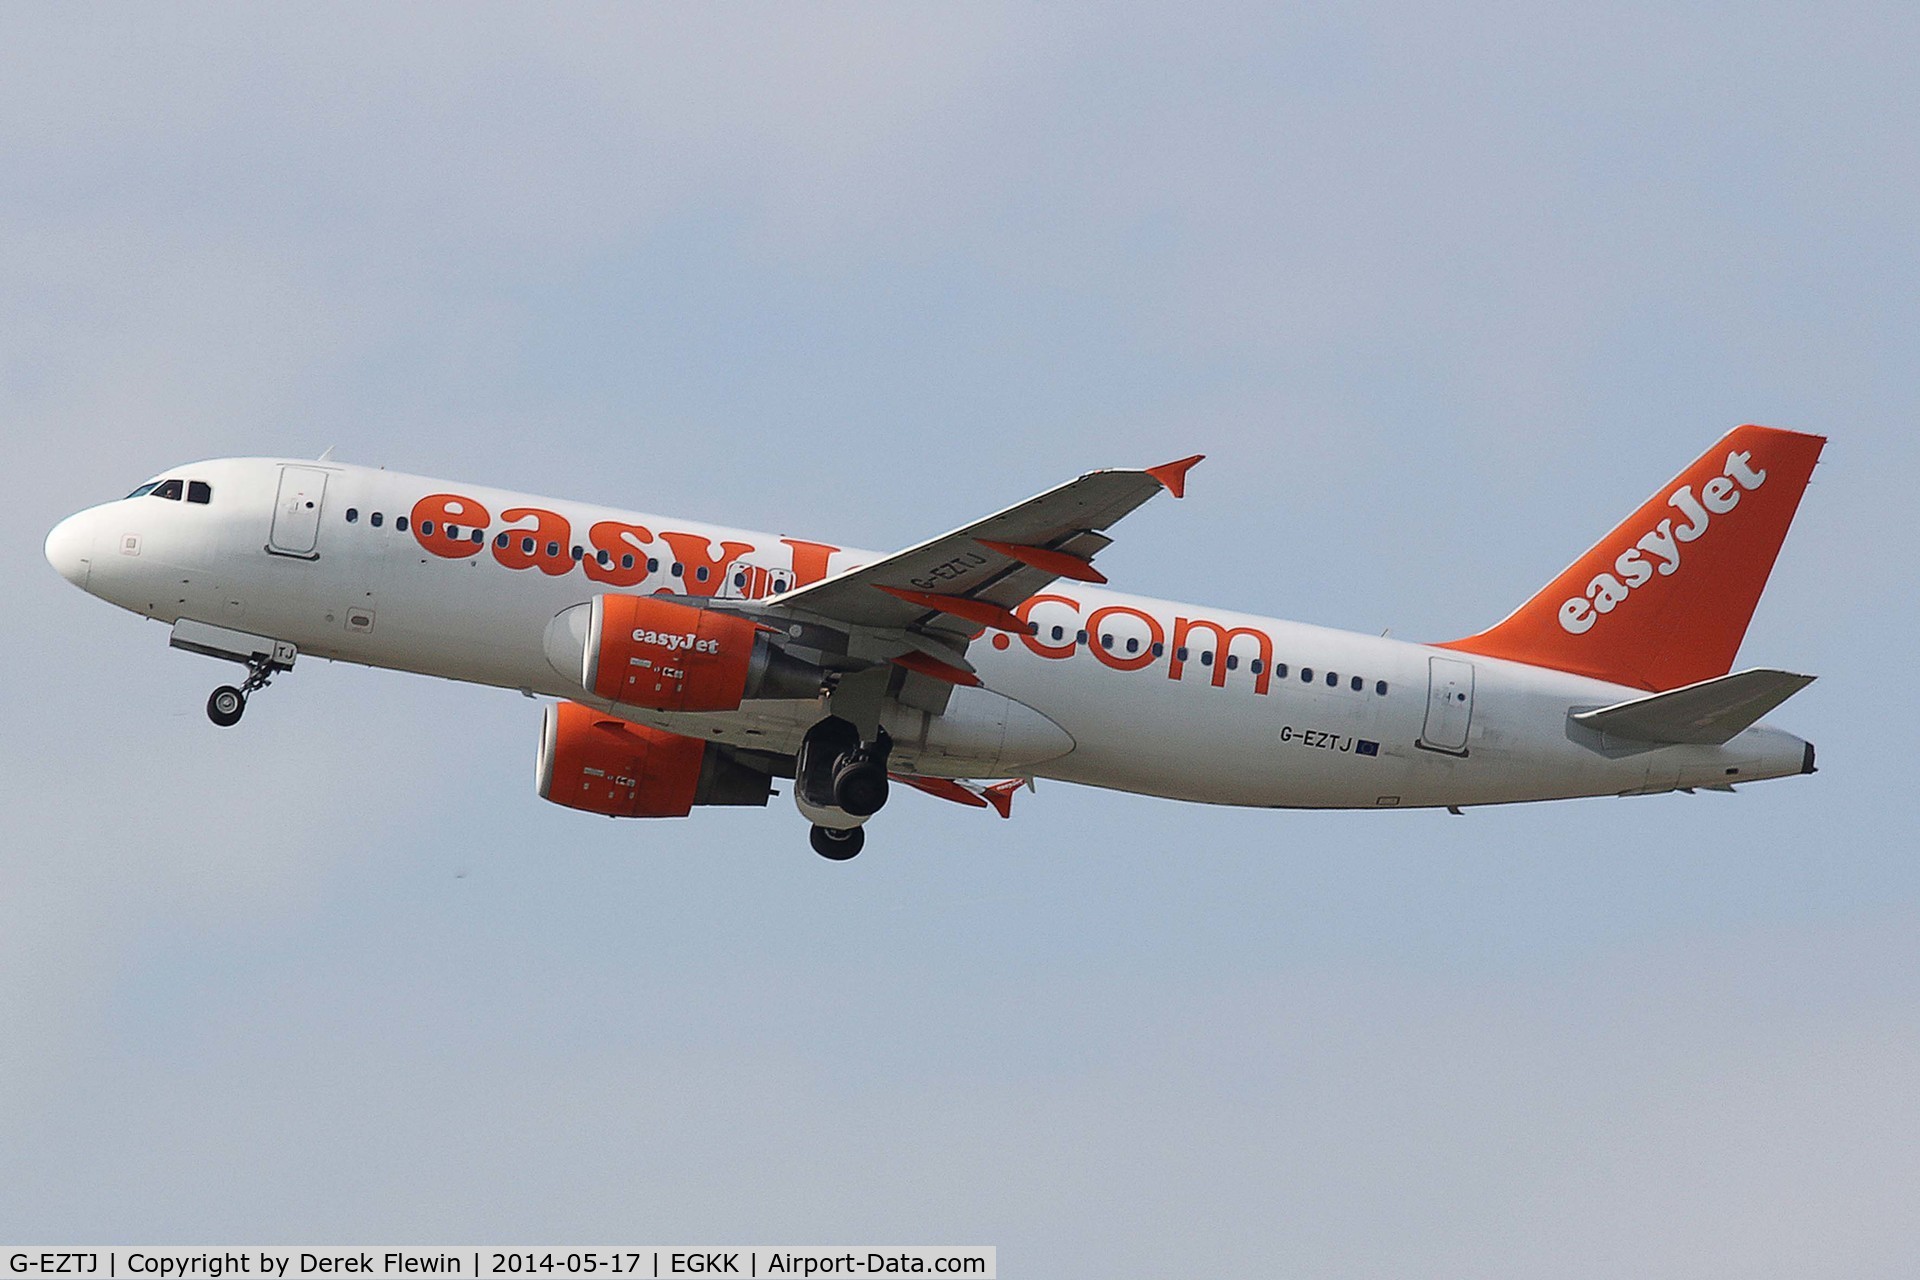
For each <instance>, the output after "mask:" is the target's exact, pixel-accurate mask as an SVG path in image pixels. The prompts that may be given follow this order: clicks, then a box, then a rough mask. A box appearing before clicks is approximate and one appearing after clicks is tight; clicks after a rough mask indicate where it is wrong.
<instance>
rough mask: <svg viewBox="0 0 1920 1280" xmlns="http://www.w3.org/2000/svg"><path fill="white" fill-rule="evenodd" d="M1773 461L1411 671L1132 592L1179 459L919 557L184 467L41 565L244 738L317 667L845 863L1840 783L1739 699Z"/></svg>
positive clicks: (1742, 440)
mask: <svg viewBox="0 0 1920 1280" xmlns="http://www.w3.org/2000/svg"><path fill="white" fill-rule="evenodd" d="M1823 443H1824V441H1823V440H1822V439H1821V438H1820V437H1818V436H1811V435H1805V434H1801V433H1797V432H1790V431H1779V430H1773V429H1770V428H1765V427H1756V426H1745V427H1740V428H1737V429H1736V430H1734V431H1733V432H1731V433H1729V434H1728V435H1727V436H1726V437H1725V438H1724V439H1722V440H1721V441H1720V442H1719V443H1717V444H1715V445H1714V446H1713V447H1712V448H1710V449H1709V450H1707V452H1706V453H1704V454H1703V455H1701V456H1700V458H1699V459H1697V460H1696V461H1695V462H1694V463H1693V464H1692V465H1690V466H1688V467H1687V468H1686V469H1685V470H1684V471H1682V472H1681V473H1680V475H1678V476H1677V477H1675V478H1674V480H1672V481H1671V482H1669V483H1668V484H1667V485H1665V486H1663V487H1662V488H1661V489H1660V490H1659V491H1658V492H1657V493H1655V494H1654V496H1653V497H1652V498H1651V499H1650V500H1649V501H1648V502H1647V503H1645V504H1644V505H1643V506H1642V507H1641V508H1640V509H1639V510H1637V511H1635V512H1634V513H1633V514H1632V515H1631V516H1629V517H1627V519H1626V520H1625V521H1624V522H1623V523H1622V524H1621V525H1620V526H1619V527H1618V528H1616V529H1614V530H1613V531H1612V532H1611V533H1609V534H1607V536H1606V537H1604V538H1602V539H1601V540H1600V541H1599V542H1598V543H1597V544H1596V545H1595V546H1594V547H1593V548H1592V549H1591V550H1590V551H1588V552H1587V553H1586V554H1585V555H1584V556H1582V557H1580V559H1578V560H1576V561H1575V562H1574V563H1573V564H1572V565H1571V566H1569V567H1568V568H1567V570H1566V571H1565V572H1563V573H1562V574H1561V575H1560V576H1559V577H1557V578H1555V579H1554V580H1553V581H1552V582H1551V583H1549V584H1548V585H1547V586H1546V587H1545V588H1544V589H1542V590H1541V591H1540V592H1539V593H1538V594H1536V595H1535V596H1534V597H1533V598H1532V599H1530V600H1528V601H1527V602H1526V603H1524V604H1523V605H1521V606H1520V608H1518V609H1517V610H1515V611H1514V612H1513V613H1512V614H1511V615H1510V616H1509V617H1507V618H1506V619H1505V620H1504V621H1502V622H1500V623H1499V624H1497V625H1495V626H1493V627H1492V628H1490V629H1488V630H1486V631H1482V632H1480V633H1479V634H1477V635H1472V636H1468V637H1467V638H1465V639H1462V640H1453V641H1448V642H1445V643H1437V644H1414V643H1407V642H1403V641H1398V640H1391V639H1386V638H1384V637H1379V636H1367V635H1357V634H1353V633H1351V632H1345V631H1336V630H1330V629H1327V628H1324V627H1316V626H1308V625H1306V624H1304V623H1298V622H1285V621H1281V620H1279V619H1274V618H1262V617H1254V616H1250V615H1247V614H1242V613H1236V612H1233V611H1231V610H1227V609H1220V608H1214V607H1211V606H1202V605H1191V604H1179V603H1174V602H1172V601H1166V600H1155V599H1150V598H1147V597H1144V596H1135V595H1127V594H1123V593H1121V592H1118V591H1115V590H1112V589H1111V587H1110V586H1109V584H1108V582H1107V579H1106V577H1105V576H1104V575H1103V574H1102V573H1101V571H1100V570H1099V569H1098V568H1097V567H1096V564H1097V561H1098V557H1099V553H1100V552H1101V551H1102V550H1103V549H1104V548H1106V547H1107V546H1108V545H1109V544H1110V543H1111V541H1112V536H1111V534H1112V533H1113V531H1114V530H1115V529H1116V526H1117V525H1118V524H1119V522H1120V521H1121V520H1122V518H1123V517H1125V516H1127V515H1128V514H1130V513H1131V512H1133V511H1134V510H1135V509H1136V508H1138V507H1139V506H1141V505H1142V504H1143V503H1145V502H1146V501H1147V500H1148V499H1149V498H1152V497H1154V496H1155V495H1156V494H1158V493H1160V492H1161V491H1163V490H1165V491H1168V492H1171V493H1172V494H1173V495H1174V496H1175V497H1179V496H1181V495H1182V494H1183V492H1184V490H1185V486H1186V481H1187V473H1188V471H1189V469H1190V468H1191V467H1192V466H1193V465H1194V464H1195V463H1196V462H1198V461H1199V459H1198V458H1187V459H1184V460H1182V461H1180V462H1175V463H1169V464H1167V465H1165V466H1160V467H1152V468H1148V469H1146V470H1139V471H1131V470H1111V471H1094V472H1090V473H1088V474H1086V475H1083V476H1081V477H1080V478H1079V479H1077V480H1072V481H1069V482H1068V483H1066V484H1063V485H1061V486H1060V487H1058V488H1056V489H1053V490H1050V491H1049V492H1047V493H1043V494H1041V495H1040V496H1038V497H1036V498H1031V499H1029V500H1027V501H1025V502H1022V503H1019V504H1017V505H1015V506H1012V507H1009V508H1007V509H1006V510H1004V511H1001V512H999V513H998V514H995V515H991V516H988V517H986V518H985V519H983V520H978V521H975V522H973V523H971V524H968V525H965V526H963V527H962V528H959V529H956V530H954V531H953V532H951V533H948V534H945V535H942V536H940V537H937V538H933V539H930V540H929V541H926V542H923V543H920V544H919V545H917V546H913V547H909V548H908V549H906V550H904V551H900V552H896V553H894V554H891V555H883V554H877V553H874V552H869V551H860V550H856V549H854V548H851V547H843V546H840V545H838V544H836V543H831V542H822V541H817V540H815V539H813V538H800V537H786V536H781V535H774V534H766V533H755V532H751V531H748V530H743V529H735V528H731V527H725V526H719V525H710V524H701V523H698V522H695V521H691V520H683V519H680V518H677V517H673V516H661V515H651V514H645V513H641V512H637V511H622V510H614V509H610V508H604V507H596V506H591V505H588V504H585V503H578V502H564V501H557V500H554V499H548V498H539V497H533V496H531V495H528V494H522V493H514V492H509V491H506V490H501V489H490V488H486V487H483V486H480V485H472V484H463V483H455V482H450V481H445V480H435V479H429V478H426V477H421V476H411V475H400V474H396V473H393V472H388V471H383V470H376V469H373V468H369V467H360V466H349V465H345V464H341V463H337V462H333V461H330V460H322V461H319V462H307V461H296V460H291V459H283V458H224V459H218V460H215V461H210V462H199V463H192V464H188V465H186V466H181V467H173V468H170V469H169V470H167V471H166V472H164V473H163V474H162V475H160V476H158V477H156V478H155V479H153V480H151V481H149V482H147V483H145V484H143V485H141V486H139V487H138V488H137V489H135V490H134V491H133V492H132V493H131V494H130V495H128V496H127V497H126V498H123V499H121V500H119V501H117V502H108V503H105V504H103V505H101V506H96V507H92V508H90V509H88V510H85V511H82V512H80V513H79V514H77V515H74V516H71V517H69V518H68V519H67V520H65V521H62V522H61V524H60V525H59V526H58V527H56V528H55V529H54V530H53V532H52V533H51V534H50V535H49V536H48V538H47V547H46V550H47V559H48V560H49V561H51V562H52V564H53V566H54V567H55V568H56V569H58V570H59V571H60V572H61V574H63V575H64V576H65V577H66V578H67V579H68V580H70V581H71V582H73V583H74V585H76V586H78V587H80V588H81V589H83V590H85V591H87V592H89V593H90V594H92V595H96V596H99V597H100V598H102V599H104V600H107V601H110V602H112V603H114V604H117V605H120V606H121V607H123V608H126V609H129V610H132V611H133V612H135V613H139V614H142V615H144V616H146V617H149V618H154V619H157V620H159V621H161V622H164V623H167V624H169V625H170V626H171V627H172V636H171V640H172V643H173V644H174V645H176V646H178V647H180V648H183V649H188V650H191V651H194V652H197V653H202V654H207V655H209V656H212V657H215V658H220V659H225V660H229V661H231V662H234V663H236V664H239V666H240V668H241V669H242V670H244V672H245V675H244V677H242V678H240V679H239V680H238V682H237V683H236V684H232V685H223V686H221V687H220V688H219V689H216V690H215V691H214V693H213V695H212V697H211V698H210V699H209V701H208V714H209V716H210V717H211V718H212V719H213V720H214V722H215V723H216V724H221V725H229V726H230V725H233V724H236V723H237V722H238V721H239V720H240V718H241V713H242V712H243V711H244V710H245V709H246V706H247V704H248V701H249V699H250V698H251V697H252V696H253V695H255V694H256V693H258V692H259V691H260V690H261V689H262V688H264V687H265V686H266V684H267V683H268V682H269V681H270V680H271V679H272V678H273V677H274V676H276V675H278V674H280V673H282V672H285V671H287V670H289V669H291V668H292V667H293V665H294V663H295V661H296V659H297V658H299V657H300V656H302V655H307V656H313V657H321V658H327V659H331V660H338V661H346V662H356V663H365V664H367V665H370V666H379V667H392V668H395V669H398V670H404V671H415V672H420V673H423V674H427V675H435V676H441V677H445V678H448V679H453V680H465V681H471V682H474V683H477V684H487V685H496V686H500V687H504V688H510V689H519V690H523V691H525V692H527V693H529V694H531V695H534V696H537V697H542V698H547V699H551V701H550V702H548V703H547V705H546V707H545V718H544V723H543V725H542V726H541V730H540V739H539V753H538V772H537V785H538V790H539V794H540V795H541V796H542V797H544V798H545V799H548V800H551V801H553V802H555V803H556V804H560V805H565V806H567V807H569V808H573V809H578V810H583V811H585V812H588V813H594V814H606V815H611V816H616V817H682V816H685V815H686V814H688V813H690V812H691V811H692V810H693V809H694V808H696V807H698V806H701V805H716V804H724V805H764V804H766V803H767V800H768V797H769V796H770V795H771V794H773V792H774V787H775V783H776V781H777V780H779V779H789V778H790V779H792V780H793V785H792V788H791V789H792V793H793V798H794V801H795V803H796V805H797V806H798V808H799V810H800V812H801V814H802V815H804V817H805V818H806V820H807V821H808V822H809V823H810V824H811V826H812V840H813V846H814V848H815V849H816V850H818V851H819V852H820V853H822V854H824V855H826V856H827V857H830V858H847V857H851V856H853V854H855V853H857V852H858V851H859V849H860V847H861V844H862V842H863V839H864V833H863V829H862V828H863V824H864V823H866V822H867V820H868V819H869V818H871V817H872V816H873V815H874V814H876V813H878V812H879V811H880V809H881V808H882V807H883V806H884V805H886V804H887V803H888V800H889V797H890V796H891V795H892V793H893V791H894V790H895V788H894V786H893V784H895V783H898V784H902V785H904V786H907V787H912V788H915V789H917V790H919V791H922V792H925V793H928V794H930V795H932V796H936V797H939V798H941V799H944V800H948V801H952V802H955V803H959V804H964V805H971V806H974V807H976V808H980V809H983V810H989V811H997V812H998V813H999V814H1000V815H1001V816H1003V817H1004V816H1006V815H1007V814H1008V813H1009V811H1010V808H1011V803H1012V797H1013V794H1014V791H1015V790H1016V789H1017V788H1018V787H1020V786H1021V785H1024V784H1030V783H1031V782H1032V780H1034V779H1036V778H1057V779H1061V780H1064V781H1068V782H1078V783H1084V784H1086V785H1089V786H1096V787H1108V788H1113V789H1117V790H1124V791H1136V792H1143V793H1147V794H1151V795H1157V796H1167V797H1171V798H1174V799H1180V800H1193V801H1200V802H1203V803H1209V804H1232V805H1254V806H1266V807H1275V808H1290V807H1299V808H1353V809H1392V808H1408V807H1416V806H1445V807H1449V808H1456V809H1457V808H1459V807H1461V806H1465V805H1481V804H1500V803H1510V802H1515V801H1525V800H1553V799H1562V798H1567V797H1574V796H1617V795H1640V794H1647V793H1651V792H1661V791H1671V790H1675V789H1693V788H1709V789H1715V790H1726V789H1729V788H1732V787H1733V786H1735V785H1736V784H1740V783H1746V782H1755V781H1759V780H1761V779H1765V778H1777V777H1782V776H1785V775H1788V774H1798V773H1810V772H1812V770H1813V748H1812V746H1811V745H1810V744H1808V743H1806V742H1804V741H1802V740H1801V739H1799V738H1796V737H1794V736H1793V735H1792V734H1789V733H1786V732H1784V731H1782V730H1780V729H1775V728H1771V727H1768V726H1766V725H1763V724H1761V723H1759V721H1760V718H1761V717H1762V716H1764V715H1766V714H1767V713H1768V712H1770V711H1772V710H1773V709H1774V708H1775V707H1777V706H1779V705H1780V704H1781V703H1782V702H1784V701H1785V700H1786V699H1787V698H1788V697H1790V696H1791V695H1793V694H1794V693H1796V692H1797V691H1799V690H1800V689H1801V688H1803V687H1805V686H1806V685H1807V684H1808V683H1809V682H1810V681H1811V679H1812V677H1810V676H1804V675H1795V674H1792V673H1790V672H1787V671H1781V670H1775V669H1772V668H1766V667H1755V668H1748V669H1744V670H1740V671H1737V672H1736V671H1735V670H1734V659H1735V657H1736V655H1737V652H1738V650H1739V647H1740V642H1741V638H1742V636H1743V635H1744V634H1745V631H1746V627H1747V622H1748V619H1749V618H1750V617H1751V616H1752V614H1753V610H1754V608H1755V606H1756V605H1757V604H1758V602H1759V599H1760V594H1761V591H1762V589H1763V588H1764V586H1765V585H1766V580H1767V577H1768V574H1769V573H1770V572H1771V570H1772V567H1773V562H1774V559H1775V556H1776V555H1777V554H1778V552H1779V549H1780V546H1781V543H1782V540H1783V539H1784V538H1785V536H1786V533H1787V528H1788V526H1789V525H1790V524H1791V522H1792V520H1793V515H1794V511H1795V510H1796V508H1797V507H1798V505H1799V502H1800V497H1801V494H1802V492H1803V491H1804V490H1805V488H1806V485H1807V480H1808V477H1809V476H1810V475H1811V474H1812V471H1813V468H1814V465H1815V463H1816V462H1817V461H1818V459H1819V455H1820V449H1821V446H1822V444H1823Z"/></svg>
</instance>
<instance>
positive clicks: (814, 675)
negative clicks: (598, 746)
mask: <svg viewBox="0 0 1920 1280" xmlns="http://www.w3.org/2000/svg"><path fill="white" fill-rule="evenodd" d="M554 623H555V625H554V626H553V627H550V628H549V630H548V636H549V640H550V643H549V649H548V651H549V653H550V654H552V653H553V652H554V649H555V642H561V643H563V644H564V649H571V648H572V645H573V644H578V645H579V646H580V649H579V659H578V661H579V665H578V666H577V667H575V668H574V670H576V671H578V673H579V680H580V683H581V686H582V687H583V688H585V689H587V690H588V691H589V692H591V693H593V694H594V695H596V696H598V697H602V698H605V699H607V700H608V701H610V702H617V703H622V704H624V705H626V706H630V707H645V708H647V709H648V710H651V711H732V710H734V709H735V708H737V707H738V706H739V705H740V704H741V702H743V701H744V700H746V699H748V698H813V697H817V696H819V693H820V687H821V685H822V684H823V683H825V681H826V679H827V673H826V672H825V671H823V670H822V669H820V668H819V667H816V666H814V665H813V664H812V663H808V662H802V661H800V660H799V659H798V658H795V657H792V656H791V655H789V654H788V653H786V652H785V651H784V650H782V649H781V648H779V647H778V646H777V645H775V644H774V643H773V642H772V640H771V638H770V634H769V633H768V631H767V630H766V629H765V628H763V627H760V626H758V625H757V624H755V623H754V622H752V621H751V620H749V619H747V618H743V617H741V616H740V615H739V614H734V613H727V612H724V611H722V610H719V609H694V608H689V607H688V606H686V605H683V604H675V603H673V602H672V601H670V600H659V599H655V598H653V597H651V596H620V595H606V596H597V597H595V598H594V600H593V602H592V603H591V604H585V605H577V606H575V607H574V608H573V609H570V610H568V611H567V612H566V613H563V614H561V615H560V616H559V617H558V618H555V619H554ZM582 624H584V625H582ZM574 637H577V639H574ZM569 639H570V640H571V643H564V641H565V640H569ZM564 649H563V655H562V656H561V657H556V658H554V661H555V665H559V663H560V662H561V661H562V660H563V658H564V656H567V655H565V654H564Z"/></svg>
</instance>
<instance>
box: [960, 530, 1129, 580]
mask: <svg viewBox="0 0 1920 1280" xmlns="http://www.w3.org/2000/svg"><path fill="white" fill-rule="evenodd" d="M975 541H977V542H978V543H979V544H980V545H981V546H983V547H985V548H987V549H988V550H989V551H998V552H999V553H1000V554H1001V555H1003V556H1007V557H1009V558H1011V559H1014V560H1018V561H1019V562H1020V563H1021V564H1028V565H1032V566H1033V567H1034V568H1036V569H1039V570H1041V571H1043V572H1046V573H1051V574H1055V575H1057V576H1059V577H1062V578H1072V579H1073V580H1074V581H1075V582H1105V581H1106V580H1107V575H1106V574H1104V573H1102V572H1100V571H1099V570H1098V569H1096V568H1094V567H1093V565H1091V564H1090V563H1088V562H1087V561H1085V560H1082V559H1081V558H1080V557H1079V556H1076V555H1070V554H1068V553H1067V552H1065V551H1052V550H1049V549H1048V548H1046V547H1024V546H1020V545H1019V544H1017V543H1012V542H995V541H993V540H992V539H991V538H977V539H975Z"/></svg>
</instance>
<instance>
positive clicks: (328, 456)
mask: <svg viewBox="0 0 1920 1280" xmlns="http://www.w3.org/2000/svg"><path fill="white" fill-rule="evenodd" d="M314 461H315V462H332V461H333V446H332V445H328V446H327V451H326V452H325V453H323V454H321V455H320V456H319V457H317V458H315V459H314Z"/></svg>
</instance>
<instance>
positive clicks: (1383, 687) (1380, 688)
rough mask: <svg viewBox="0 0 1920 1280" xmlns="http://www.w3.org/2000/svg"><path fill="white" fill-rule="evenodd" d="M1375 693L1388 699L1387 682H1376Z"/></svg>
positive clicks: (1374, 685)
mask: <svg viewBox="0 0 1920 1280" xmlns="http://www.w3.org/2000/svg"><path fill="white" fill-rule="evenodd" d="M1373 691H1374V692H1375V693H1377V694H1379V695H1380V696H1381V697H1383V698H1384V697H1386V696H1387V682H1386V681H1385V680H1376V681H1374V684H1373Z"/></svg>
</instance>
